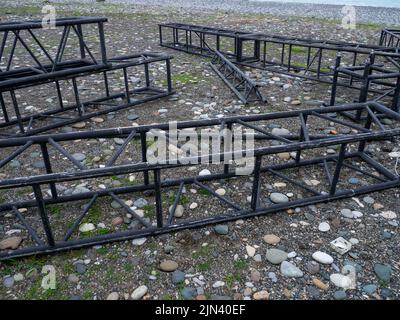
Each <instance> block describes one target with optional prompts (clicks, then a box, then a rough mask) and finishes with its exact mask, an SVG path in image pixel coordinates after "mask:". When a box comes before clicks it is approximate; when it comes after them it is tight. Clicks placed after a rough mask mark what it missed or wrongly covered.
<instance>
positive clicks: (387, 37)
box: [379, 29, 400, 48]
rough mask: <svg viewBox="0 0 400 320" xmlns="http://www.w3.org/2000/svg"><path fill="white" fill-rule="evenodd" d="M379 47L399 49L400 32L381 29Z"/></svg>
mask: <svg viewBox="0 0 400 320" xmlns="http://www.w3.org/2000/svg"><path fill="white" fill-rule="evenodd" d="M379 45H380V46H385V47H395V48H400V30H399V29H383V30H382V33H381V38H380V39H379Z"/></svg>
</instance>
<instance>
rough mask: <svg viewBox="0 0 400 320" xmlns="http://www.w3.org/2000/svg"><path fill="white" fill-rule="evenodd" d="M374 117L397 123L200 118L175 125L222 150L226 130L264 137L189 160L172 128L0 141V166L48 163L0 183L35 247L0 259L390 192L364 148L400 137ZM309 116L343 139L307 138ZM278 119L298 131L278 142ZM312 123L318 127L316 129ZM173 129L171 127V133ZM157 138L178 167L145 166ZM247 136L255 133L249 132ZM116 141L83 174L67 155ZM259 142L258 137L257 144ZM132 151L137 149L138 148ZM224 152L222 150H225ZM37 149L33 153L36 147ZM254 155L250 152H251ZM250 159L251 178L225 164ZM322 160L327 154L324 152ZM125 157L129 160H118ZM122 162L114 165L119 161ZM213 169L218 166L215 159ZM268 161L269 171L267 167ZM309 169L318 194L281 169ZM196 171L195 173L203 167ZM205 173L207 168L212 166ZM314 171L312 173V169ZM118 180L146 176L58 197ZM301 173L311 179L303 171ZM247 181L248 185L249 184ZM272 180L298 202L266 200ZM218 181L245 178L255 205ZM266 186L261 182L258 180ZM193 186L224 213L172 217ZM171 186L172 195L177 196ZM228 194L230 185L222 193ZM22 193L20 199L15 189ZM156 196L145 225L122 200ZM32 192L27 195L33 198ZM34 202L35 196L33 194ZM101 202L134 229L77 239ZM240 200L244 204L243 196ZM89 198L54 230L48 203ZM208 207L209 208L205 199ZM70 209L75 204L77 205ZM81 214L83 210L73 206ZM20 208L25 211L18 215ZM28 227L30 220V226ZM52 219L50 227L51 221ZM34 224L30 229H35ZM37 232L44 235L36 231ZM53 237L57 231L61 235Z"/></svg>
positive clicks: (287, 116) (0, 209)
mask: <svg viewBox="0 0 400 320" xmlns="http://www.w3.org/2000/svg"><path fill="white" fill-rule="evenodd" d="M357 110H365V112H366V113H367V114H368V117H367V119H366V121H365V123H364V125H359V124H356V123H354V122H352V121H350V120H342V119H340V118H339V117H336V116H335V115H334V114H336V113H340V112H345V111H347V112H356V111H357ZM376 112H379V113H381V114H385V116H386V117H388V118H391V119H393V120H394V121H400V115H399V114H397V113H395V112H393V111H391V110H390V109H388V108H386V107H384V106H382V105H380V104H378V103H363V104H350V105H343V106H335V107H325V108H318V109H308V110H298V111H288V112H278V113H270V114H263V115H253V116H237V117H230V118H223V119H210V120H197V121H186V122H179V123H177V128H176V129H177V130H178V131H180V130H186V131H188V130H189V131H191V132H192V133H193V132H198V131H197V130H199V129H202V128H208V129H213V130H216V131H217V132H221V137H224V139H221V146H223V145H225V144H226V143H228V141H229V138H227V136H224V134H222V132H225V130H224V129H226V128H229V129H234V128H238V127H242V128H246V129H251V130H254V131H255V132H258V133H259V134H261V137H259V138H261V140H260V141H262V145H261V146H258V147H256V148H254V149H253V150H246V149H245V148H242V149H239V150H234V151H232V149H231V150H230V151H226V152H219V153H214V154H213V153H209V154H201V155H196V156H192V155H191V154H188V153H187V150H186V151H185V149H184V147H183V146H179V145H178V143H177V144H175V145H171V144H172V142H171V140H170V139H169V137H170V136H171V135H172V134H173V132H170V131H169V124H160V125H145V126H139V127H132V128H118V129H104V130H98V131H87V132H73V133H66V134H55V135H43V136H34V137H20V138H11V139H2V140H0V149H1V154H5V150H10V149H11V150H13V151H12V153H11V154H10V155H9V156H8V157H6V158H5V159H3V160H2V161H1V163H0V167H3V166H5V165H6V164H7V163H9V162H10V161H12V160H13V159H15V158H16V156H19V155H22V154H23V153H26V152H28V150H29V148H34V147H35V146H39V147H40V150H41V156H42V158H43V161H44V163H45V164H46V166H45V167H46V173H44V174H43V173H41V174H36V175H32V176H26V177H20V176H18V173H17V176H12V174H11V173H7V174H6V175H7V177H5V178H4V179H2V180H1V181H0V190H1V191H2V193H3V197H5V196H4V193H5V192H10V191H12V190H14V194H20V193H21V192H22V193H25V194H26V196H27V197H26V196H25V200H17V199H15V198H13V199H12V200H6V201H5V202H4V203H2V204H1V205H0V214H1V216H2V217H4V216H5V214H6V213H7V212H9V213H11V214H12V215H15V217H16V218H17V219H18V220H19V221H20V223H21V224H23V225H24V226H25V228H26V230H27V232H28V233H29V234H30V236H31V238H32V240H31V241H30V240H25V241H24V247H23V248H21V249H18V250H14V251H9V252H2V253H0V259H1V260H4V259H10V258H16V257H22V256H27V255H32V254H40V253H50V252H56V251H62V250H68V249H72V248H80V247H85V246H92V245H97V244H102V243H107V242H110V241H115V240H127V239H133V238H139V237H143V236H149V235H157V234H161V233H167V232H172V231H177V230H182V229H187V228H194V227H199V226H204V225H208V224H213V223H217V222H222V221H230V220H235V219H239V218H248V217H253V216H256V215H263V214H267V213H272V212H276V211H279V210H283V209H287V208H293V207H298V206H305V205H310V204H314V203H319V202H325V201H332V200H337V199H342V198H347V197H354V196H357V195H360V194H364V193H368V192H372V191H378V190H384V189H387V188H392V187H398V186H400V179H399V177H398V176H397V175H396V174H395V173H393V172H392V171H391V170H390V169H388V168H386V167H384V166H383V165H382V164H381V163H380V161H379V157H378V159H374V157H373V156H372V155H371V153H369V152H367V151H366V146H367V143H369V142H372V141H377V140H390V139H393V138H395V137H398V136H399V135H400V129H389V128H387V127H385V125H384V124H383V123H381V122H380V121H379V119H378V118H377V117H376V116H375V113H376ZM314 118H315V119H320V120H321V119H322V120H324V121H327V124H329V123H331V122H333V123H336V124H337V125H338V126H344V127H346V128H348V129H350V133H347V134H340V135H335V134H330V135H328V136H326V137H321V138H315V137H313V138H311V135H312V133H313V132H314V131H315V130H317V131H318V130H320V129H318V128H319V127H320V126H319V125H318V126H317V127H316V128H314V125H315V123H314ZM279 120H284V121H287V120H290V123H292V124H293V125H292V128H295V129H292V132H294V130H296V131H297V132H296V134H294V135H293V137H286V138H284V137H282V136H277V135H276V134H274V133H272V131H271V130H270V129H267V128H271V126H269V125H268V124H272V123H276V121H279ZM313 124H314V125H313ZM174 130H175V129H174ZM156 131H158V132H162V133H163V134H164V137H165V139H166V140H167V141H168V144H170V147H174V148H175V150H179V149H181V150H183V153H182V154H181V156H180V157H179V158H178V161H176V162H172V161H170V160H169V159H166V160H165V161H161V162H158V163H152V162H149V161H148V160H147V157H148V156H149V148H150V145H149V144H148V141H147V138H148V137H149V135H150V136H152V135H154V132H156ZM248 133H249V134H251V132H248ZM114 138H122V139H124V142H123V143H122V145H121V146H120V147H118V148H117V149H116V150H115V153H114V154H113V155H111V156H110V157H108V158H106V159H104V160H105V163H104V164H100V163H99V164H98V165H97V166H95V167H92V168H90V167H88V166H86V165H85V164H84V163H82V162H80V161H78V160H77V159H76V157H74V155H72V154H71V153H69V152H68V151H67V150H68V149H69V148H71V145H72V144H74V143H75V141H77V140H79V141H83V142H84V143H89V140H91V141H93V139H96V140H98V141H102V140H103V141H104V140H107V139H114ZM257 141H258V140H257ZM132 143H133V144H134V145H136V146H137V148H138V150H140V153H141V160H139V161H137V162H132V161H131V160H128V161H126V157H129V156H131V154H132V152H126V151H127V148H129V146H130V145H131V144H132ZM137 144H138V145H137ZM222 148H223V149H222V150H226V149H224V146H223V147H222ZM326 148H329V149H335V148H337V150H338V151H339V152H338V153H337V154H326V153H325V152H324V151H323V150H326ZM36 149H37V148H36ZM49 149H52V150H55V152H56V153H58V154H59V155H60V156H62V157H63V158H64V160H65V159H67V161H68V162H69V163H70V165H71V168H70V169H69V170H67V169H66V168H67V167H68V166H67V165H62V166H61V169H58V170H60V171H57V172H54V171H53V170H54V169H53V168H60V166H59V165H57V162H58V161H60V160H59V157H58V156H56V154H54V152H53V155H52V156H51V157H49ZM250 152H251V153H250ZM283 152H295V153H296V157H295V160H293V161H283V162H279V161H278V162H276V163H273V162H274V161H271V160H272V159H278V157H276V156H277V155H278V154H280V153H283ZM250 154H251V158H252V159H254V163H253V164H254V166H253V168H254V169H253V173H252V175H251V176H249V175H247V176H241V175H240V174H239V175H238V174H237V171H236V170H235V169H236V168H235V165H234V164H232V162H230V161H227V159H236V157H237V156H239V155H241V156H243V157H249V155H250ZM324 154H325V155H324ZM124 158H125V161H124ZM212 159H213V160H214V161H215V159H217V160H218V163H219V164H220V166H219V165H217V164H216V165H215V168H214V169H213V170H212V171H213V173H212V174H210V175H197V174H193V170H189V171H185V170H184V169H185V167H187V166H198V167H199V168H200V169H201V166H202V164H203V163H204V161H207V162H209V161H211V160H212ZM117 162H120V164H117ZM214 163H215V162H214ZM271 163H272V164H271ZM307 167H308V168H313V171H312V172H313V174H315V173H316V170H317V169H318V168H320V169H321V174H322V175H323V176H321V178H320V180H321V181H323V182H322V183H321V184H320V185H319V186H318V187H312V186H309V185H307V184H305V183H303V182H302V181H301V180H299V179H298V173H297V174H295V175H294V176H292V177H290V175H289V173H287V170H292V169H293V170H301V169H302V168H303V169H306V168H307ZM177 168H180V169H181V171H180V173H179V175H175V176H173V178H170V179H165V178H164V179H162V176H163V175H164V174H168V172H169V171H173V170H174V169H177ZM200 169H199V170H200ZM210 169H211V167H210ZM345 169H346V170H350V172H353V174H356V173H357V174H361V175H362V176H363V177H364V178H365V179H364V178H360V181H362V182H360V184H359V185H355V186H354V185H350V184H348V183H347V181H346V180H345V179H344V178H343V172H342V171H343V170H345ZM310 171H311V170H310ZM124 174H135V176H139V175H140V176H141V177H143V178H142V180H141V181H136V182H135V184H134V185H132V184H129V183H128V184H126V185H122V186H119V187H110V188H107V187H105V186H103V187H102V188H100V189H98V190H93V191H91V190H86V191H83V192H77V193H73V194H68V195H63V194H59V192H58V190H62V189H65V188H60V187H61V186H64V185H66V184H68V183H69V182H70V183H73V182H74V181H76V182H77V183H79V184H81V183H83V182H84V181H90V179H96V181H99V179H101V178H102V177H111V176H120V175H124ZM306 175H307V174H306ZM251 178H252V179H251ZM274 178H278V179H281V180H283V181H285V182H287V183H288V185H292V186H295V187H297V188H299V189H300V190H301V191H300V192H301V193H302V198H299V199H293V200H290V201H289V202H287V203H280V204H273V203H271V202H268V201H267V200H266V199H268V195H269V192H270V191H269V190H266V189H265V182H267V181H268V182H270V181H271V179H274ZM221 179H226V180H224V181H225V183H235V181H236V182H238V183H243V182H244V181H243V180H238V179H244V180H245V181H246V179H247V181H248V182H251V183H252V188H251V190H249V195H251V201H250V203H248V202H247V201H246V196H247V194H244V195H243V197H244V199H241V197H240V196H236V195H235V196H234V197H225V196H221V195H219V194H218V193H216V192H215V191H214V189H213V187H212V185H211V186H210V185H208V183H209V182H219V181H221ZM263 181H265V182H263ZM190 185H194V186H196V187H198V188H200V189H205V190H206V191H207V192H208V194H209V195H211V196H212V197H215V198H216V199H218V200H219V201H220V202H221V203H222V204H223V205H225V206H227V209H224V210H223V212H221V213H218V214H217V215H214V216H203V217H199V216H196V215H197V214H199V213H196V214H192V215H190V214H189V215H188V216H187V217H186V218H185V217H183V218H181V219H177V218H175V217H174V212H175V209H176V208H177V205H178V204H179V203H180V199H181V197H182V195H183V193H184V191H183V190H184V189H185V187H187V186H190ZM47 186H50V193H49V196H47V195H46V194H47V193H45V192H44V191H43V188H45V190H46V188H47ZM176 188H177V189H176ZM227 189H229V187H228V188H227ZM171 190H174V192H175V197H174V200H173V201H172V202H171V203H172V207H170V208H168V207H167V208H165V207H163V199H164V196H165V195H166V193H167V192H168V191H169V192H171ZM18 191H20V192H18ZM145 191H153V193H154V204H153V203H150V206H154V208H155V221H152V220H146V219H144V218H143V217H141V216H140V215H138V214H137V213H136V212H135V211H134V210H133V209H132V208H130V207H129V206H128V205H127V204H126V201H125V199H123V195H124V194H134V193H135V192H145ZM31 192H33V193H31ZM32 195H33V197H32ZM101 197H109V198H110V199H112V200H114V201H116V202H118V203H119V204H120V205H121V206H122V208H124V209H125V210H126V211H127V212H128V213H130V214H131V215H132V217H133V219H137V220H138V223H139V228H137V229H132V230H124V231H116V232H115V233H114V232H113V233H109V234H100V235H99V234H97V235H92V236H87V235H85V234H82V233H81V232H80V231H79V230H78V228H79V226H80V225H81V223H82V221H83V220H84V219H85V217H86V216H87V215H88V212H89V211H90V209H91V208H92V206H93V205H94V204H95V202H96V200H97V199H98V198H101ZM243 197H242V198H243ZM79 200H87V201H88V202H87V204H86V205H84V206H83V209H82V212H81V213H79V214H78V215H77V216H76V218H75V219H74V220H73V221H70V223H69V228H68V230H59V223H55V222H54V220H53V217H52V216H51V215H50V214H49V210H48V209H47V208H48V206H51V205H55V204H62V203H65V202H76V201H79ZM207 201H210V199H208V200H207ZM75 207H76V206H75ZM78 207H79V206H78ZM22 208H24V210H27V211H22V212H24V213H23V214H22V213H21V209H22ZM72 208H74V207H73V205H72V204H71V205H68V208H66V210H68V212H70V213H71V210H73V209H72ZM28 218H29V221H31V222H30V223H29V222H28ZM52 221H53V222H52ZM32 224H33V225H34V226H35V227H33V226H32ZM39 226H40V228H39ZM55 230H58V231H57V232H56V231H55Z"/></svg>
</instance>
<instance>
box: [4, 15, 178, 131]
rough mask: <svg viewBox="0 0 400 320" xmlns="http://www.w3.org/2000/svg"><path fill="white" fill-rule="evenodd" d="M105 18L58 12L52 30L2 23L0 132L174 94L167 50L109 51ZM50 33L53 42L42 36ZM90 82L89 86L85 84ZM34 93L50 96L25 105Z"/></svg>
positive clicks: (43, 126)
mask: <svg viewBox="0 0 400 320" xmlns="http://www.w3.org/2000/svg"><path fill="white" fill-rule="evenodd" d="M106 21H107V19H105V18H96V17H94V18H90V17H89V18H87V17H74V18H61V19H57V20H56V23H55V29H49V30H47V29H44V28H43V25H42V22H41V21H26V22H4V23H0V37H1V38H0V39H1V41H0V71H1V72H0V107H1V109H0V130H1V132H0V136H3V137H10V136H21V135H34V134H37V133H40V132H44V131H47V130H49V129H54V128H59V127H62V126H65V125H69V124H73V123H76V122H80V121H84V120H87V119H89V118H92V117H95V116H98V115H102V114H106V113H109V112H113V111H116V110H120V109H124V108H128V107H131V106H135V105H138V104H141V103H144V102H147V101H151V100H154V99H158V98H161V97H165V96H168V95H170V94H172V93H174V91H173V89H172V82H171V68H170V60H171V58H172V57H171V56H169V55H165V54H162V53H155V52H144V53H140V54H132V55H126V56H121V57H114V58H109V57H107V54H106V47H105V36H104V26H103V24H104V22H106ZM50 34H51V35H52V36H53V37H54V36H57V34H61V38H60V39H59V42H58V43H57V46H55V47H54V46H48V45H47V46H46V43H45V41H43V39H46V38H47V36H48V35H50ZM73 35H74V36H75V37H73ZM96 39H97V40H96ZM74 40H75V42H74ZM89 40H90V41H89ZM20 64H22V65H20ZM152 67H153V68H152ZM154 67H156V68H154ZM138 69H143V70H138ZM152 69H153V70H152ZM155 70H163V71H164V72H163V73H160V72H158V73H160V76H158V77H162V79H158V78H155V76H154V71H155ZM118 73H120V75H118ZM164 77H165V78H164ZM132 78H133V79H134V81H131V79H132ZM80 82H81V83H85V86H82V84H81V83H80ZM89 82H90V84H91V86H92V88H91V89H92V90H93V92H88V91H87V90H88V89H86V86H87V85H88V84H89ZM132 82H133V83H132ZM139 84H142V85H139ZM81 87H83V89H82V88H81ZM115 87H118V88H120V90H119V91H116V90H114V89H115ZM43 89H45V90H46V92H45V93H41V90H43ZM82 91H85V92H82ZM35 95H38V96H42V97H43V96H44V95H46V96H47V99H46V101H39V102H38V103H37V104H38V105H36V106H35V105H28V107H23V105H24V104H25V105H26V104H28V103H29V104H31V103H32V102H31V101H32V100H34V99H32V97H33V96H35ZM87 96H89V97H87ZM21 100H23V101H21ZM71 100H72V101H73V102H72V103H71V102H70V101H71Z"/></svg>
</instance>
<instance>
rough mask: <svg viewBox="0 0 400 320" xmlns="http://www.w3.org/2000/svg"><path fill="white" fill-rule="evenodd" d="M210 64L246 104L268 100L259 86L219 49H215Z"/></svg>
mask: <svg viewBox="0 0 400 320" xmlns="http://www.w3.org/2000/svg"><path fill="white" fill-rule="evenodd" d="M210 66H211V68H212V69H213V70H214V72H215V73H216V74H217V75H218V76H219V77H220V78H221V79H222V81H224V82H225V84H226V85H227V86H228V87H229V89H231V90H232V92H234V93H235V94H236V96H237V97H238V98H239V99H240V100H241V101H242V102H243V103H244V104H247V103H249V102H254V101H259V102H267V100H266V98H264V97H263V95H262V94H261V92H260V91H259V89H258V86H257V85H256V84H255V83H254V82H253V81H252V80H251V79H250V78H249V77H248V76H246V75H245V74H244V72H243V71H241V70H240V69H239V68H238V67H236V66H235V65H234V64H233V63H232V62H230V61H229V60H228V59H227V58H226V57H225V56H224V55H223V54H222V53H220V52H219V51H217V50H216V51H215V54H214V57H213V58H212V60H211V63H210Z"/></svg>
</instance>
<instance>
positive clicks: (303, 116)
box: [296, 113, 308, 163]
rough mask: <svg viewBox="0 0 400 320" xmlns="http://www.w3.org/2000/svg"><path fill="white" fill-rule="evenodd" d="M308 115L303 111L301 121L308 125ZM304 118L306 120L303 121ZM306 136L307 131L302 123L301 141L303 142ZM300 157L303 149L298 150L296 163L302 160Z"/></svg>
mask: <svg viewBox="0 0 400 320" xmlns="http://www.w3.org/2000/svg"><path fill="white" fill-rule="evenodd" d="M307 118H308V117H307V116H305V115H303V114H302V113H301V114H300V122H302V123H303V124H304V126H306V125H307ZM303 120H304V122H303ZM304 138H305V132H304V130H303V125H301V126H300V139H299V141H300V142H301V141H304ZM300 157H301V150H298V151H297V152H296V163H299V162H300Z"/></svg>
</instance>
